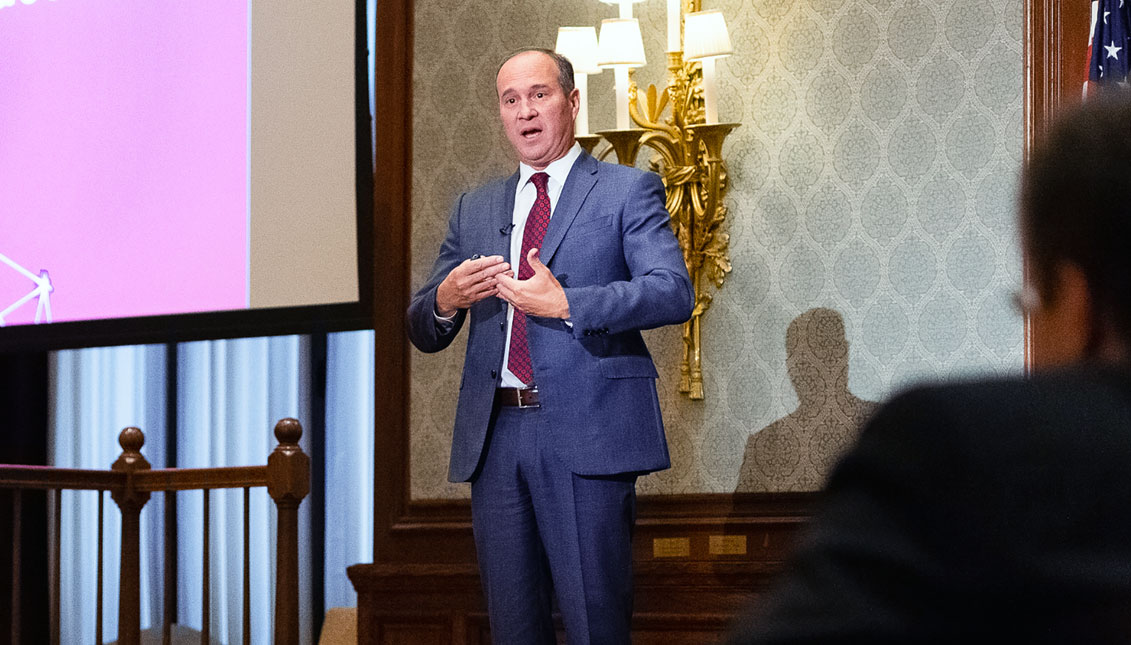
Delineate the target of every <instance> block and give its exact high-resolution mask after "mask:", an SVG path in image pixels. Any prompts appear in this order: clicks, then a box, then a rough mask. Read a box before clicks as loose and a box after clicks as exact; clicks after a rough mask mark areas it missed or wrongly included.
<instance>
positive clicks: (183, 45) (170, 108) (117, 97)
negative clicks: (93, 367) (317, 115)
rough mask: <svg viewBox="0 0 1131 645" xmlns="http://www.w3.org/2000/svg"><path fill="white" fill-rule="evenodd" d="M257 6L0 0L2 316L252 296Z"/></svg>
mask: <svg viewBox="0 0 1131 645" xmlns="http://www.w3.org/2000/svg"><path fill="white" fill-rule="evenodd" d="M247 32H248V7H247V2H246V1H241V0H193V1H191V2H180V1H173V2H153V1H152V0H50V1H49V0H38V1H33V2H27V0H19V1H18V2H14V3H13V2H11V1H10V0H0V326H3V325H16V324H24V323H33V322H36V320H37V318H38V320H39V321H41V322H48V321H56V322H58V321H70V320H90V319H96V318H117V317H129V316H143V315H158V314H173V313H186V312H198V311H215V310H227V309H241V308H244V307H246V306H247V305H248V299H249V296H248V293H247V290H248V287H247V271H248V238H247V236H248V232H247V231H248V219H247V218H248V216H247V212H248V197H247V190H248V189H247V166H248V159H247V150H248V144H247V134H248V125H247V120H248V116H247V96H248V62H247V61H248V45H247Z"/></svg>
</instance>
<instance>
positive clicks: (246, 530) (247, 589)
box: [243, 486, 251, 645]
mask: <svg viewBox="0 0 1131 645" xmlns="http://www.w3.org/2000/svg"><path fill="white" fill-rule="evenodd" d="M243 644H244V645H251V489H250V488H248V487H247V486H244V489H243Z"/></svg>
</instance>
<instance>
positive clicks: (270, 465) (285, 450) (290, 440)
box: [267, 419, 310, 645]
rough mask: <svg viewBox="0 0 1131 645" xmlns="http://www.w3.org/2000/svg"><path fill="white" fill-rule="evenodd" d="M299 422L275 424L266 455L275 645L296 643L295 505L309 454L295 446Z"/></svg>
mask: <svg viewBox="0 0 1131 645" xmlns="http://www.w3.org/2000/svg"><path fill="white" fill-rule="evenodd" d="M301 437H302V424H300V423H299V422H298V421H297V420H296V419H282V420H281V421H279V422H278V423H277V424H275V438H276V439H278V440H279V445H278V446H276V447H275V450H274V451H273V452H272V453H271V455H270V456H268V457H267V492H268V494H270V495H271V499H272V500H274V502H275V508H276V512H277V517H278V521H277V530H278V535H277V537H276V549H275V571H276V575H275V585H276V590H275V645H297V643H298V507H299V504H301V503H302V500H303V498H304V497H306V496H307V494H309V493H310V458H309V457H308V456H307V455H306V454H305V453H304V452H303V451H302V448H299V446H298V441H299V439H300V438H301Z"/></svg>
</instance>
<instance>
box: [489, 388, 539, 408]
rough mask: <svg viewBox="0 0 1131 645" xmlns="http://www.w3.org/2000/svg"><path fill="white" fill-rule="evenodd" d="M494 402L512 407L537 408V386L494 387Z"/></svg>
mask: <svg viewBox="0 0 1131 645" xmlns="http://www.w3.org/2000/svg"><path fill="white" fill-rule="evenodd" d="M495 403H497V404H498V405H505V406H507V407H512V408H537V407H541V406H540V404H539V403H538V388H536V387H528V388H517V387H499V388H495Z"/></svg>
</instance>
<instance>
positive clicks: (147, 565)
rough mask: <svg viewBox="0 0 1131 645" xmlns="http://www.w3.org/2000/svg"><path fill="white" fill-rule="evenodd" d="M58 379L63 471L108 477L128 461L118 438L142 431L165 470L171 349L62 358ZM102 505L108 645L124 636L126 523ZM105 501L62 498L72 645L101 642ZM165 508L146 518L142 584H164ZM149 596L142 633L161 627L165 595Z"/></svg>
mask: <svg viewBox="0 0 1131 645" xmlns="http://www.w3.org/2000/svg"><path fill="white" fill-rule="evenodd" d="M49 369H50V372H51V383H50V388H51V392H50V398H51V401H52V405H51V407H50V415H51V420H50V426H51V431H50V433H49V438H48V454H49V455H50V459H51V463H52V464H53V465H55V466H59V467H63V468H95V469H107V468H109V467H110V464H112V463H114V460H115V459H117V458H118V455H120V454H121V452H122V449H121V447H120V446H119V445H118V433H119V432H121V430H122V429H123V428H125V427H126V426H137V427H139V428H141V429H142V431H143V432H144V433H145V446H144V447H143V448H142V454H143V455H145V456H146V458H147V459H148V460H149V462H150V464H151V465H152V466H153V467H155V468H161V467H163V466H164V465H165V463H164V455H165V376H164V372H165V349H164V347H162V346H148V347H145V346H138V347H116V348H103V349H86V350H77V351H63V352H57V353H55V354H53V355H52V356H51V357H50V359H49ZM101 495H102V498H103V520H102V529H103V537H104V540H105V542H104V545H103V549H102V553H103V557H104V558H105V561H104V562H105V571H106V572H107V573H105V574H104V582H103V584H104V586H103V603H104V604H103V634H102V638H103V640H104V641H110V640H114V639H116V638H117V634H118V622H117V621H118V576H117V575H116V574H115V573H114V572H116V571H117V570H118V562H119V554H120V552H121V546H120V545H121V515H120V514H119V513H118V508H117V506H116V505H115V504H114V502H113V501H112V500H111V499H110V495H109V494H108V493H101ZM98 496H99V493H95V492H85V491H64V492H63V494H62V506H63V508H62V513H63V514H62V535H60V540H61V545H60V548H61V552H62V557H61V569H62V571H61V575H62V580H63V584H62V585H61V593H62V597H61V598H60V608H61V611H60V614H61V615H60V629H61V632H62V640H63V642H66V643H93V642H95V633H94V629H95V603H96V598H97V596H96V594H95V590H96V588H97V587H96V575H97V567H96V566H95V565H96V563H97V562H98V549H97V546H98V545H97V541H96V539H95V537H96V536H97V534H98ZM163 509H164V507H163V500H161V499H159V498H154V499H152V500H150V502H149V503H148V504H147V505H146V508H145V510H144V511H143V512H142V515H141V522H142V524H141V582H142V586H143V588H149V589H152V588H154V584H156V585H157V586H158V587H159V585H160V583H161V579H162V566H161V563H162V559H161V552H160V549H161V545H162V538H161V536H162V535H163V528H162V524H161V518H162V516H163V514H164V510H163ZM156 599H157V600H156V602H154V596H153V595H152V594H148V595H143V596H142V604H141V613H142V624H143V626H148V625H153V624H159V621H160V615H161V613H160V612H161V605H160V594H158V595H157V596H156Z"/></svg>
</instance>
